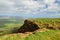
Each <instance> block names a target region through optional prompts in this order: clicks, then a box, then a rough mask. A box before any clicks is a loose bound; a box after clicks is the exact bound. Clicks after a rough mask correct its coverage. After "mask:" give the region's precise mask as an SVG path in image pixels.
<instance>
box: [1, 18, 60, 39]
mask: <svg viewBox="0 0 60 40" xmlns="http://www.w3.org/2000/svg"><path fill="white" fill-rule="evenodd" d="M35 25H36V27H38V29H36V27H35ZM33 28H35V29H36V30H35V29H34V30H33ZM22 29H24V31H23V30H22ZM27 29H28V30H27ZM20 30H21V31H20ZM31 30H33V31H31ZM11 31H12V30H11ZM14 31H16V29H15V30H14ZM14 31H13V32H14ZM22 31H23V32H22ZM17 32H18V33H12V34H6V35H3V36H0V40H60V18H36V19H32V20H28V21H27V20H25V21H24V24H23V25H22V26H21V27H20V28H19V29H18V30H17ZM7 33H8V32H7Z"/></svg>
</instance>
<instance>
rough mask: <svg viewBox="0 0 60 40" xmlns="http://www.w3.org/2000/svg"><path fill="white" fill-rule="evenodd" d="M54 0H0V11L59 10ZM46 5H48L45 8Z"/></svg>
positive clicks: (36, 11) (31, 11)
mask: <svg viewBox="0 0 60 40" xmlns="http://www.w3.org/2000/svg"><path fill="white" fill-rule="evenodd" d="M55 1H56V0H41V1H39V0H37V1H34V0H0V12H11V13H13V12H19V13H26V14H28V13H33V14H36V13H38V12H44V11H45V12H48V11H50V12H51V11H59V10H60V7H59V5H58V4H57V3H55ZM46 5H48V7H47V8H46ZM38 10H39V11H38Z"/></svg>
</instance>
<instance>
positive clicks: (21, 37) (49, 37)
mask: <svg viewBox="0 0 60 40" xmlns="http://www.w3.org/2000/svg"><path fill="white" fill-rule="evenodd" d="M0 40H60V30H51V31H47V32H37V33H35V34H30V35H29V36H26V35H25V34H10V35H5V36H2V37H0Z"/></svg>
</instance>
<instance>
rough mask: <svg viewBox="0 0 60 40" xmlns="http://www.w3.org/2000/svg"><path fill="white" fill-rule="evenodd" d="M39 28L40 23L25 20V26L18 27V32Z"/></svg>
mask: <svg viewBox="0 0 60 40" xmlns="http://www.w3.org/2000/svg"><path fill="white" fill-rule="evenodd" d="M37 29H39V27H38V25H37V24H36V23H34V22H33V21H32V20H28V19H27V20H25V21H24V24H23V26H21V27H20V28H19V29H18V33H25V32H33V31H35V30H37Z"/></svg>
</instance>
